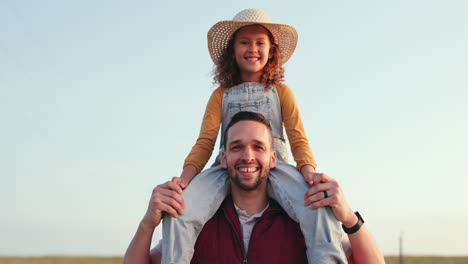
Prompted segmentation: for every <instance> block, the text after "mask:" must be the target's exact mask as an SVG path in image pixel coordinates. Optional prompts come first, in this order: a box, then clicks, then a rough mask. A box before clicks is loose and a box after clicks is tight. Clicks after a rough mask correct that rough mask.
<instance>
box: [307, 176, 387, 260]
mask: <svg viewBox="0 0 468 264" xmlns="http://www.w3.org/2000/svg"><path fill="white" fill-rule="evenodd" d="M324 191H326V196H327V197H325V192H324ZM304 204H305V205H307V206H309V207H310V208H312V209H317V208H320V207H324V206H330V207H331V208H332V210H333V213H334V214H335V216H336V218H337V219H338V221H340V222H341V223H343V225H344V226H345V227H347V228H350V227H353V226H354V225H355V224H356V223H357V222H358V218H357V216H356V215H355V214H354V212H353V210H352V209H351V207H349V205H348V203H347V202H346V199H345V198H344V194H343V191H342V190H341V187H340V185H339V184H338V182H337V181H336V180H335V179H333V178H330V177H329V176H328V175H326V174H324V173H315V174H314V176H313V184H312V187H311V188H310V189H309V191H307V192H306V194H305V196H304ZM348 238H349V241H350V243H351V249H352V258H353V261H354V263H355V264H363V263H369V264H378V263H385V261H384V258H383V255H382V253H381V252H380V249H379V247H378V245H377V242H376V241H375V240H374V238H373V237H372V235H371V234H370V232H369V231H368V230H367V228H366V226H365V225H363V226H361V228H360V229H359V230H358V231H357V232H355V233H353V234H349V235H348Z"/></svg>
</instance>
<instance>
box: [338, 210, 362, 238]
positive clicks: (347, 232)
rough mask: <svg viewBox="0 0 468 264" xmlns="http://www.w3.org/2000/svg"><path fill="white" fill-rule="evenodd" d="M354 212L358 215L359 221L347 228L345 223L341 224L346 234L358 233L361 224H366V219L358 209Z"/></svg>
mask: <svg viewBox="0 0 468 264" xmlns="http://www.w3.org/2000/svg"><path fill="white" fill-rule="evenodd" d="M354 214H355V215H356V216H357V218H358V221H357V223H356V224H355V225H354V226H352V227H350V228H347V227H346V226H344V225H343V224H341V226H342V227H343V230H344V231H345V233H346V234H348V235H350V234H354V233H356V232H357V231H358V230H359V229H360V228H361V226H362V225H363V224H364V219H362V217H361V215H360V214H359V212H358V211H356V212H354Z"/></svg>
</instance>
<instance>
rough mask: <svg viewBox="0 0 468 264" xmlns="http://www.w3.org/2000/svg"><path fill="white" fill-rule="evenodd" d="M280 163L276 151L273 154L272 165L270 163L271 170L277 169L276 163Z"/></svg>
mask: <svg viewBox="0 0 468 264" xmlns="http://www.w3.org/2000/svg"><path fill="white" fill-rule="evenodd" d="M277 161H278V158H277V157H276V151H274V150H273V151H272V152H271V163H270V169H273V168H274V167H276V162H277Z"/></svg>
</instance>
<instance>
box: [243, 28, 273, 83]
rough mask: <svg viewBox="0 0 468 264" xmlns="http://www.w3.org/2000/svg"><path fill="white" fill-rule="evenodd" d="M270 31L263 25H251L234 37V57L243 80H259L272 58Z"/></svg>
mask: <svg viewBox="0 0 468 264" xmlns="http://www.w3.org/2000/svg"><path fill="white" fill-rule="evenodd" d="M268 33H269V32H268V31H267V29H266V28H264V27H263V26H261V25H249V26H245V27H242V28H241V29H239V31H237V34H236V36H235V38H234V58H235V60H236V62H237V65H238V66H239V70H240V74H241V78H242V82H259V81H260V79H261V77H262V74H263V68H264V67H265V65H266V64H267V62H268V59H270V58H272V55H271V54H270V48H271V42H270V38H269V35H268Z"/></svg>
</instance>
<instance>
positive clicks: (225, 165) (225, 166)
mask: <svg viewBox="0 0 468 264" xmlns="http://www.w3.org/2000/svg"><path fill="white" fill-rule="evenodd" d="M221 167H223V168H225V169H227V161H226V151H223V152H221Z"/></svg>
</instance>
